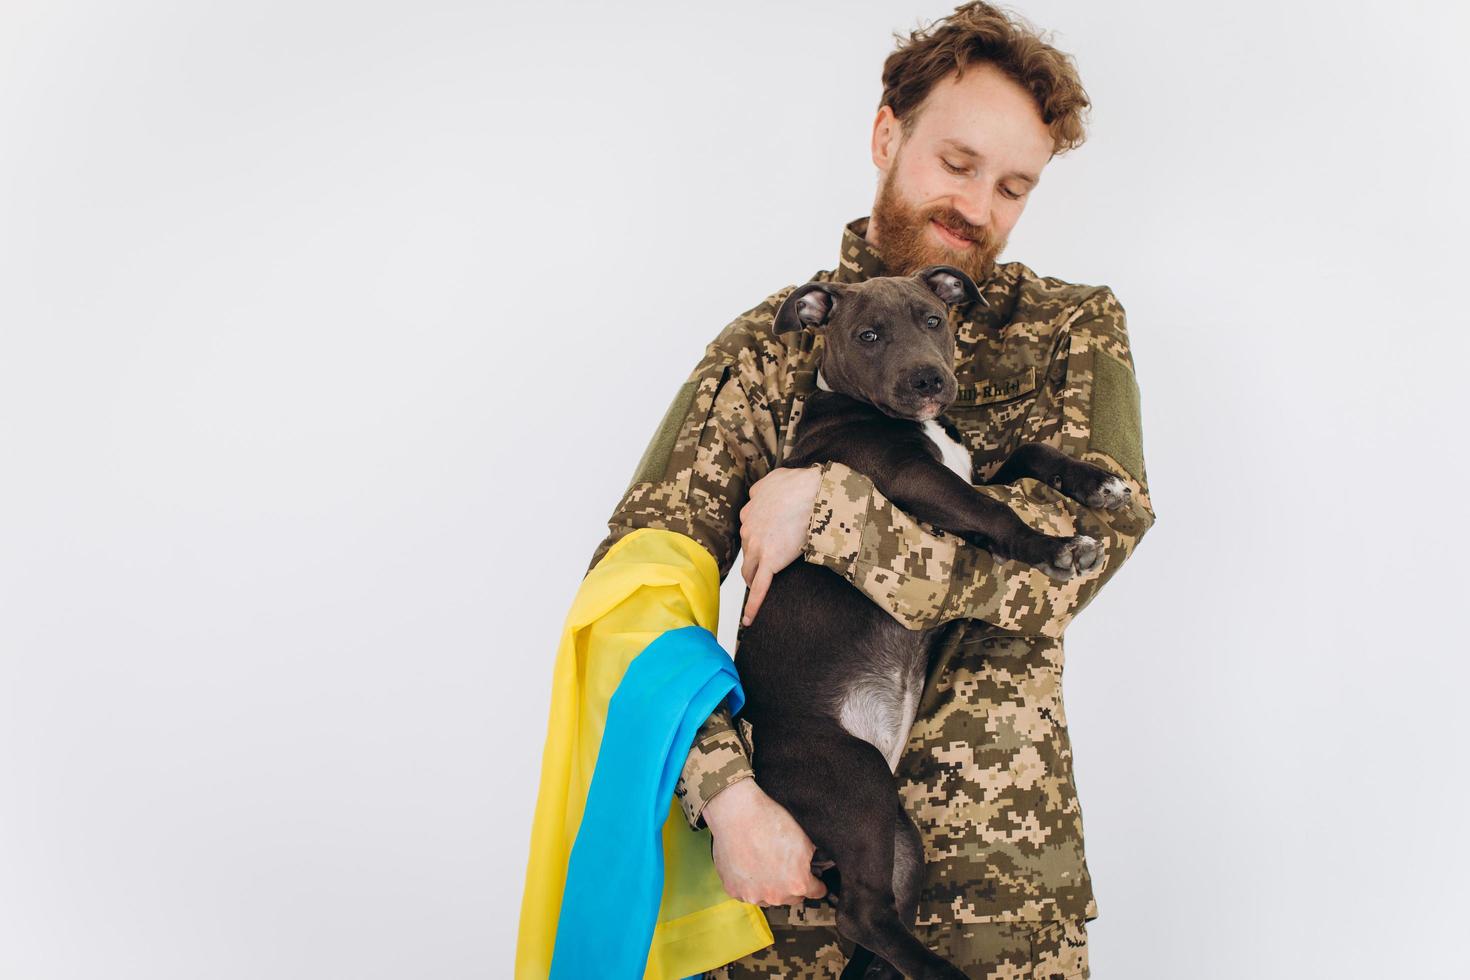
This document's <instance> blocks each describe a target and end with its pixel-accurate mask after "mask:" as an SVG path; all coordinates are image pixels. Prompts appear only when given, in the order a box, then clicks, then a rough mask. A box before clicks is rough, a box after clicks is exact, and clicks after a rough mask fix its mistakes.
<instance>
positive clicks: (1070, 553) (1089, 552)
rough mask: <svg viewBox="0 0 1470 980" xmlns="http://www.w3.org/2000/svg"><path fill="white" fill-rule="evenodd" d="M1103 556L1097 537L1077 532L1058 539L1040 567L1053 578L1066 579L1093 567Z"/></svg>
mask: <svg viewBox="0 0 1470 980" xmlns="http://www.w3.org/2000/svg"><path fill="white" fill-rule="evenodd" d="M1101 556H1102V548H1100V547H1098V543H1097V540H1096V539H1095V538H1090V537H1088V536H1087V535H1085V534H1077V535H1073V536H1072V537H1070V538H1060V539H1058V544H1057V545H1056V547H1055V549H1054V550H1053V552H1052V554H1051V555H1050V556H1049V557H1048V558H1047V560H1046V561H1044V562H1042V563H1041V565H1040V568H1041V570H1042V571H1043V572H1045V573H1046V574H1048V575H1050V576H1051V577H1052V578H1057V579H1061V580H1062V581H1066V580H1067V579H1069V578H1071V577H1072V576H1074V575H1080V574H1081V573H1083V572H1085V571H1087V570H1088V569H1090V568H1092V567H1093V566H1094V565H1096V564H1097V560H1098V558H1100V557H1101Z"/></svg>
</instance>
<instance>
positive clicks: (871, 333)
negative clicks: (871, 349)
mask: <svg viewBox="0 0 1470 980" xmlns="http://www.w3.org/2000/svg"><path fill="white" fill-rule="evenodd" d="M877 339H878V331H876V330H864V331H863V332H862V333H860V334H858V340H863V341H867V342H868V343H870V344H871V343H872V342H873V341H875V340H877Z"/></svg>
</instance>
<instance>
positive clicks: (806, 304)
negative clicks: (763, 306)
mask: <svg viewBox="0 0 1470 980" xmlns="http://www.w3.org/2000/svg"><path fill="white" fill-rule="evenodd" d="M840 295H841V288H840V286H839V285H838V284H837V283H831V282H809V283H806V284H805V285H802V286H797V287H796V288H795V289H793V290H792V291H791V294H790V295H789V296H787V297H786V298H785V299H784V300H782V301H781V308H780V309H779V310H777V311H776V320H775V322H774V323H772V324H771V330H772V332H774V333H778V334H780V333H785V332H786V331H788V330H800V329H801V328H802V327H812V328H813V329H815V328H817V327H824V326H826V325H827V321H828V320H830V319H831V318H832V308H833V307H834V306H836V305H837V298H838V297H839V296H840Z"/></svg>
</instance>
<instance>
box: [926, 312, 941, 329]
mask: <svg viewBox="0 0 1470 980" xmlns="http://www.w3.org/2000/svg"><path fill="white" fill-rule="evenodd" d="M928 323H929V326H931V327H937V326H939V317H937V316H934V315H933V314H932V313H931V314H930V315H929V320H928Z"/></svg>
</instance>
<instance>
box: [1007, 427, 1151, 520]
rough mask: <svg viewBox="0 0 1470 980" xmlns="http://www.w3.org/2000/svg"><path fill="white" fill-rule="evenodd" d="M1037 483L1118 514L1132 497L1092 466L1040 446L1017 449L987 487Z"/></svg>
mask: <svg viewBox="0 0 1470 980" xmlns="http://www.w3.org/2000/svg"><path fill="white" fill-rule="evenodd" d="M1027 476H1029V477H1031V478H1032V479H1034V480H1040V481H1041V482H1043V483H1045V484H1046V485H1047V486H1049V487H1051V488H1052V489H1053V490H1057V491H1059V492H1061V493H1063V494H1065V495H1066V496H1068V497H1071V498H1072V499H1073V500H1075V501H1077V502H1078V503H1079V504H1086V505H1087V506H1088V507H1101V508H1102V509H1103V510H1118V509H1120V508H1122V507H1123V506H1125V505H1126V504H1127V503H1128V502H1129V500H1131V499H1132V497H1133V491H1132V490H1131V489H1129V487H1128V484H1126V483H1124V482H1123V481H1122V480H1120V479H1118V478H1117V477H1116V476H1114V475H1113V474H1112V473H1109V472H1108V471H1107V470H1105V469H1103V468H1102V467H1101V466H1097V465H1095V464H1093V463H1088V462H1084V461H1082V460H1080V459H1073V458H1072V457H1071V456H1068V455H1067V454H1066V453H1064V452H1062V451H1061V450H1060V449H1056V448H1053V447H1052V446H1048V445H1047V444H1046V443H1044V442H1028V443H1026V444H1024V445H1022V446H1018V447H1017V448H1016V451H1015V452H1013V453H1011V454H1010V455H1009V456H1007V457H1006V461H1005V462H1004V463H1002V464H1001V466H1000V469H998V470H996V471H995V476H993V477H991V478H990V480H989V482H990V483H1014V482H1015V481H1017V480H1019V479H1021V478H1022V477H1027Z"/></svg>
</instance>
